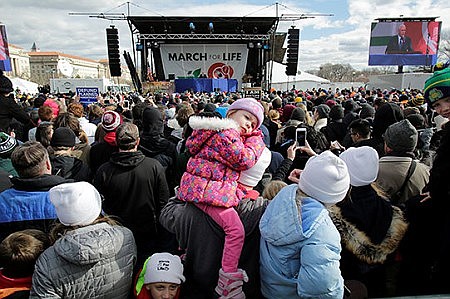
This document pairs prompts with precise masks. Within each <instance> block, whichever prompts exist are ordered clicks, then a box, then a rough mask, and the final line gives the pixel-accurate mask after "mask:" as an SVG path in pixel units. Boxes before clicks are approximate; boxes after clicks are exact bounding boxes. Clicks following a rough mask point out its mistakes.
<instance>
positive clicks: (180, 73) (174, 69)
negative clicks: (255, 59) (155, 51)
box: [160, 44, 248, 84]
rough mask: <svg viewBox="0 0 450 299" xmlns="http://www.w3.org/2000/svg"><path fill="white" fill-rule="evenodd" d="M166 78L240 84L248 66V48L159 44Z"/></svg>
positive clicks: (219, 45) (241, 46)
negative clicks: (218, 80)
mask: <svg viewBox="0 0 450 299" xmlns="http://www.w3.org/2000/svg"><path fill="white" fill-rule="evenodd" d="M160 49H161V57H162V63H163V67H164V73H165V75H166V77H168V76H169V74H174V75H175V78H177V79H182V78H201V77H203V76H206V77H207V78H215V79H237V80H238V81H239V84H241V82H242V76H243V75H244V73H245V68H246V66H247V56H248V49H247V44H237V45H225V44H212V45H207V44H204V45H192V44H189V45H188V44H181V45H180V44H161V45H160Z"/></svg>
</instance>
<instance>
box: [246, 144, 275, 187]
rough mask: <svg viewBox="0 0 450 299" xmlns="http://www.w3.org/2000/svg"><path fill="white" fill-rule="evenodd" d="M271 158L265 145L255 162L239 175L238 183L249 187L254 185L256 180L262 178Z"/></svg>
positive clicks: (256, 183)
mask: <svg viewBox="0 0 450 299" xmlns="http://www.w3.org/2000/svg"><path fill="white" fill-rule="evenodd" d="M271 160H272V153H271V152H270V150H269V149H268V148H267V147H266V148H264V150H263V152H262V154H261V156H260V157H259V159H258V161H256V164H255V165H253V166H252V167H251V168H250V169H247V170H244V171H242V172H241V174H240V176H239V180H238V181H239V183H241V184H242V185H245V186H249V187H255V186H256V185H258V182H259V181H260V180H261V179H262V177H263V174H264V171H265V170H266V168H267V167H269V164H270V161H271Z"/></svg>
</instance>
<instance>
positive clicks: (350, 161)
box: [339, 146, 378, 187]
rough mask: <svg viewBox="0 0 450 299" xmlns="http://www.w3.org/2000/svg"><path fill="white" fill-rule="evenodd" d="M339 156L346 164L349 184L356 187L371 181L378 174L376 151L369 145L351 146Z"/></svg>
mask: <svg viewBox="0 0 450 299" xmlns="http://www.w3.org/2000/svg"><path fill="white" fill-rule="evenodd" d="M339 158H341V159H342V160H344V162H345V164H347V168H348V173H349V174H350V185H352V186H355V187H358V186H365V185H369V184H371V183H373V182H374V181H375V180H376V179H377V176H378V153H377V151H376V150H374V149H373V148H371V147H370V146H362V147H351V148H349V149H347V150H346V151H344V152H343V153H342V154H341V155H340V156H339Z"/></svg>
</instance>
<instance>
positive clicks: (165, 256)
mask: <svg viewBox="0 0 450 299" xmlns="http://www.w3.org/2000/svg"><path fill="white" fill-rule="evenodd" d="M185 280H186V279H185V278H184V276H183V264H182V263H181V259H180V257H179V256H176V255H172V254H170V253H167V252H161V253H155V254H153V255H152V256H151V257H150V259H149V260H148V261H147V264H146V266H145V275H144V284H147V283H155V282H167V283H175V284H181V283H182V282H184V281H185Z"/></svg>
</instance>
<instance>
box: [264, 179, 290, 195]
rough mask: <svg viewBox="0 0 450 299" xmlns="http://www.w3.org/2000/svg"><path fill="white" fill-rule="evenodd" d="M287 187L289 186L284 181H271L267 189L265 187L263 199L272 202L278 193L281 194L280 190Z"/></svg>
mask: <svg viewBox="0 0 450 299" xmlns="http://www.w3.org/2000/svg"><path fill="white" fill-rule="evenodd" d="M286 186H287V184H286V183H285V182H283V181H280V180H275V181H271V182H269V183H268V184H267V185H266V187H264V190H263V192H262V197H263V198H266V199H268V200H272V199H273V198H274V197H275V196H276V195H277V194H278V192H280V190H281V189H283V188H284V187H286Z"/></svg>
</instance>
